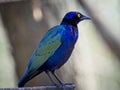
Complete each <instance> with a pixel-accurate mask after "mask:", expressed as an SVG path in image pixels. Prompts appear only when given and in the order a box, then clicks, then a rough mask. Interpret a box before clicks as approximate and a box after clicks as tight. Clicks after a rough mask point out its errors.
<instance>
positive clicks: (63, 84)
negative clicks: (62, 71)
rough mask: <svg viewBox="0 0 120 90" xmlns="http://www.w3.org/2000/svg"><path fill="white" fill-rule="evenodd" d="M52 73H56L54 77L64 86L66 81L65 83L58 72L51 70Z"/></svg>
mask: <svg viewBox="0 0 120 90" xmlns="http://www.w3.org/2000/svg"><path fill="white" fill-rule="evenodd" d="M51 73H52V74H53V75H54V77H55V78H56V79H57V80H58V82H59V83H60V84H61V85H62V86H64V83H63V81H62V80H61V79H60V78H59V77H58V76H57V74H56V73H55V71H51Z"/></svg>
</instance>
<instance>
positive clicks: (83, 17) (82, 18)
mask: <svg viewBox="0 0 120 90" xmlns="http://www.w3.org/2000/svg"><path fill="white" fill-rule="evenodd" d="M86 19H88V20H90V19H91V18H90V17H88V16H84V15H82V16H81V18H80V20H81V21H82V20H86Z"/></svg>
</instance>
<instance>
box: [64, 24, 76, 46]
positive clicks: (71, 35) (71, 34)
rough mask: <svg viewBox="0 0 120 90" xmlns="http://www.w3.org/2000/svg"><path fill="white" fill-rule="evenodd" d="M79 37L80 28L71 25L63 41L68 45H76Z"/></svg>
mask: <svg viewBox="0 0 120 90" xmlns="http://www.w3.org/2000/svg"><path fill="white" fill-rule="evenodd" d="M77 38H78V29H77V27H73V26H69V27H67V28H66V32H65V33H64V36H63V42H64V43H66V45H67V46H70V47H71V46H74V44H75V43H76V41H77Z"/></svg>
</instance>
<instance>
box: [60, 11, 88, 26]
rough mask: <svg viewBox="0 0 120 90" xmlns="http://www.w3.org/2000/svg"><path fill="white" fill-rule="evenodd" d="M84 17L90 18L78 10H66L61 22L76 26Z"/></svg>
mask: <svg viewBox="0 0 120 90" xmlns="http://www.w3.org/2000/svg"><path fill="white" fill-rule="evenodd" d="M85 19H90V17H87V16H84V15H82V14H81V13H79V12H68V13H67V14H66V15H65V16H64V18H63V20H62V22H61V24H67V25H74V26H76V25H77V24H78V23H79V22H80V21H82V20H85Z"/></svg>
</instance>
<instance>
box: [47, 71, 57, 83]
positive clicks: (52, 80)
mask: <svg viewBox="0 0 120 90" xmlns="http://www.w3.org/2000/svg"><path fill="white" fill-rule="evenodd" d="M45 72H46V74H47V75H48V77H49V78H50V80H51V82H52V83H53V85H57V84H56V82H55V81H54V79H53V78H52V77H51V75H50V73H49V71H45Z"/></svg>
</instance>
